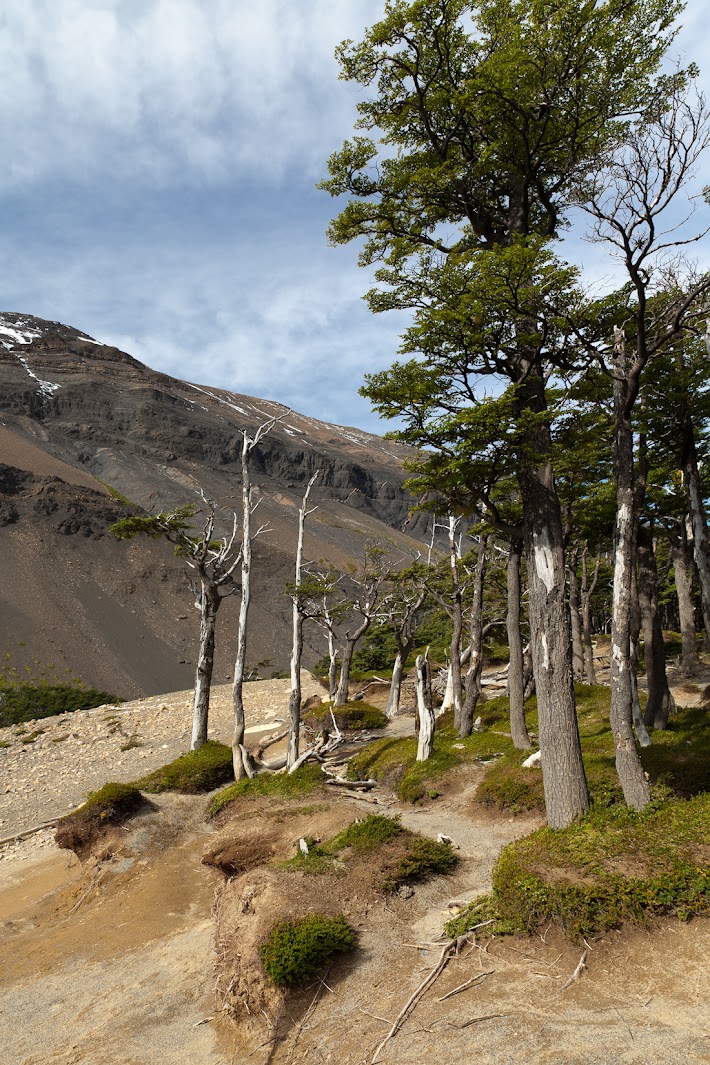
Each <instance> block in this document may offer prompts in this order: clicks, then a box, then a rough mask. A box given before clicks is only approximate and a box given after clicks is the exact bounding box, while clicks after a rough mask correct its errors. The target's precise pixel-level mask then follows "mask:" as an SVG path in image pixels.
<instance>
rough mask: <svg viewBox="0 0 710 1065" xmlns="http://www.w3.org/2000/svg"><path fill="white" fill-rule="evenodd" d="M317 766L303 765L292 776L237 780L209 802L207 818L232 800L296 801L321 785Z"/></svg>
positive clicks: (260, 775) (279, 774) (321, 781)
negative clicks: (266, 799) (265, 798)
mask: <svg viewBox="0 0 710 1065" xmlns="http://www.w3.org/2000/svg"><path fill="white" fill-rule="evenodd" d="M323 782H324V778H323V773H322V772H321V769H320V766H318V765H313V764H312V763H310V762H306V763H305V764H304V765H302V766H299V768H298V769H297V770H296V772H295V773H259V774H257V776H255V777H254V778H253V780H246V779H245V780H237V781H236V782H235V783H234V784H230V785H229V787H227V788H224V790H223V791H220V792H219V793H218V794H217V795H215V796H214V798H213V799H212V800H211V802H210V804H209V806H208V807H207V817H208V818H211V817H215V816H216V815H217V814H218V813H219V812H220V810H223V809H224V808H225V806H228V805H229V803H231V802H234V801H235V799H258V798H260V797H262V796H272V797H274V798H280V799H299V798H301V797H302V796H303V795H309V794H310V793H311V792H312V791H314V790H315V789H316V788H318V787H321V786H322V785H323Z"/></svg>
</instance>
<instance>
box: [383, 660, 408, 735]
mask: <svg viewBox="0 0 710 1065" xmlns="http://www.w3.org/2000/svg"><path fill="white" fill-rule="evenodd" d="M403 673H404V656H403V654H402V652H401V651H397V655H396V657H395V660H394V665H393V666H392V682H391V684H390V693H389V697H388V699H387V710H386V714H387V717H388V718H390V720H391V719H392V718H393V717H396V716H397V714H398V712H399V701H400V697H401V692H402V675H403Z"/></svg>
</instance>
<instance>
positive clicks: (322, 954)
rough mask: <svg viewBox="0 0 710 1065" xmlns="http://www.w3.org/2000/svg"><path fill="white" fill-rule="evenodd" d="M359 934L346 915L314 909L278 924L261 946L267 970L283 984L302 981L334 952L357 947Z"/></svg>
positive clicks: (274, 978)
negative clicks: (320, 911) (299, 916)
mask: <svg viewBox="0 0 710 1065" xmlns="http://www.w3.org/2000/svg"><path fill="white" fill-rule="evenodd" d="M356 945H357V934H356V932H355V929H354V928H352V927H351V926H350V925H349V924H348V922H347V921H346V920H345V917H344V916H343V915H342V913H341V914H338V915H337V916H336V917H327V916H326V915H325V914H322V913H311V914H308V916H307V917H302V918H301V919H300V920H297V921H280V922H279V923H278V924H277V925H274V927H273V928H272V930H271V932H270V933H269V936H268V938H267V940H266V942H265V943H263V944H262V946H261V948H260V950H259V956H260V958H261V964H262V966H263V967H264V972H265V973H266V975H267V976H268V977H270V979H271V980H273V982H274V983H275V984H277V985H278V986H279V987H289V986H293V985H297V984H302V983H304V982H305V981H306V980H308V979H310V977H312V976H314V975H315V974H316V973H317V972H318V970H319V969H321V968H322V967H323V966H324V965H325V963H326V962H327V961H329V960H330V959H331V958H332V957H333V955H334V954H338V953H342V952H343V951H348V950H353V949H354V948H355V946H356Z"/></svg>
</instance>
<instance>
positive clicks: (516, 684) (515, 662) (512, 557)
mask: <svg viewBox="0 0 710 1065" xmlns="http://www.w3.org/2000/svg"><path fill="white" fill-rule="evenodd" d="M521 552H522V544H521V542H520V541H519V540H516V539H513V540H511V542H510V552H509V554H508V568H507V584H508V617H507V620H506V626H507V630H508V649H509V651H510V665H509V666H508V700H509V702H510V735H511V737H512V740H513V746H514V747H515V748H517V750H519V751H525V750H527V749H528V748H529V747H530V746H531V744H530V736H529V735H528V727H527V724H526V722H525V684H524V678H523V641H522V638H521V636H520V555H521Z"/></svg>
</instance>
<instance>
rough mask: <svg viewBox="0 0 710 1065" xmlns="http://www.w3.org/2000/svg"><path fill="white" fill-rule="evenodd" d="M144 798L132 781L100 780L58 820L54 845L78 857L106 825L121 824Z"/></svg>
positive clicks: (141, 803)
mask: <svg viewBox="0 0 710 1065" xmlns="http://www.w3.org/2000/svg"><path fill="white" fill-rule="evenodd" d="M144 802H145V800H144V798H143V796H142V795H141V793H140V791H139V789H138V788H137V787H136V786H135V785H134V784H117V783H109V784H104V786H103V787H102V788H100V789H99V791H95V792H92V793H91V794H90V795H89V797H88V799H87V800H86V802H85V803H84V805H83V806H80V807H79V809H78V810H75V811H74V812H73V813H71V814H67V816H66V817H63V818H62V819H61V821H59V822H58V824H57V829H56V833H55V840H56V843H57V846H59V847H63V848H64V849H65V850H72V851H74V853H75V854H78V855H79V857H80V858H81V857H82V856H83V855H84V854H86V853H87V852H88V851H89V850H90V849H91V846H92V844H93V843H95V842H96V840H97V839H99V838H100V837H101V836H102V835H103V834H104V832H105V830H106V828H108V826H109V825H120V824H123V822H124V821H127V820H128V819H129V818H130V817H132V816H133V814H134V813H136V811H137V810H139V809H140V807H141V806H142V805H143V803H144Z"/></svg>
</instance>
